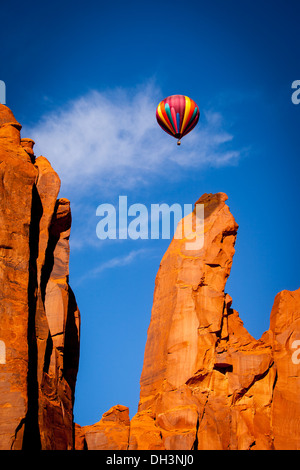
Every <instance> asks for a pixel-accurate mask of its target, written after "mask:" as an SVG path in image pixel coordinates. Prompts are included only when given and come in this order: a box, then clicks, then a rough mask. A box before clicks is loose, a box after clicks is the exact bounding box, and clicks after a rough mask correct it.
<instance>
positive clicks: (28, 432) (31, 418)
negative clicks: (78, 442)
mask: <svg viewBox="0 0 300 470" xmlns="http://www.w3.org/2000/svg"><path fill="white" fill-rule="evenodd" d="M42 214H43V208H42V203H41V199H40V196H39V194H38V191H37V188H36V185H33V188H32V204H31V220H30V226H29V250H30V255H29V281H28V330H27V340H28V371H27V396H28V407H27V413H26V417H25V427H24V436H23V446H22V449H23V450H40V449H41V441H40V433H39V423H38V393H39V392H38V380H37V341H36V330H35V315H36V305H37V264H36V260H37V257H38V249H39V225H40V220H41V217H42Z"/></svg>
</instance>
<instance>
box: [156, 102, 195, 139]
mask: <svg viewBox="0 0 300 470" xmlns="http://www.w3.org/2000/svg"><path fill="white" fill-rule="evenodd" d="M199 116H200V112H199V108H198V106H197V105H196V103H195V101H194V100H192V99H191V98H189V97H188V96H185V95H172V96H168V97H167V98H165V99H164V100H162V101H161V102H160V103H159V105H158V106H157V108H156V119H157V122H158V124H159V125H160V127H161V128H162V129H163V130H164V131H165V132H167V133H168V134H170V135H172V136H173V137H175V138H176V139H181V137H183V136H185V135H187V134H188V133H189V132H191V130H192V129H194V127H195V126H196V124H197V122H198V121H199Z"/></svg>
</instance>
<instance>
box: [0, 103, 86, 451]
mask: <svg viewBox="0 0 300 470" xmlns="http://www.w3.org/2000/svg"><path fill="white" fill-rule="evenodd" d="M20 130H21V125H20V124H19V123H18V122H17V121H16V119H15V118H14V116H13V113H12V112H11V111H10V110H9V109H8V108H7V107H6V106H4V105H0V175H1V178H0V198H1V204H0V279H1V287H0V341H1V345H2V349H4V350H5V354H4V355H3V352H2V360H1V361H0V448H1V449H4V450H5V449H40V448H41V449H71V448H73V447H74V423H73V402H74V392H75V382H76V375H77V370H78V360H79V329H80V315H79V311H78V307H77V305H76V301H75V297H74V294H73V292H72V291H71V289H70V286H69V284H68V274H69V271H68V261H69V236H70V227H71V212H70V204H69V201H68V200H66V199H58V200H57V197H58V193H59V189H60V179H59V177H58V175H57V174H56V172H55V171H54V170H53V168H52V167H51V165H50V163H49V162H48V160H47V159H46V158H44V157H38V158H35V155H34V151H33V146H34V142H33V141H32V140H31V139H27V138H23V139H21V137H20ZM3 358H4V359H3Z"/></svg>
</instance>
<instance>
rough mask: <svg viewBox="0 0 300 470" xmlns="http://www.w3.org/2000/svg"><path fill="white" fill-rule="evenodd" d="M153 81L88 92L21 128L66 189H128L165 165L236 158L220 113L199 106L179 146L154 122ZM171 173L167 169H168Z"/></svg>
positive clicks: (219, 162) (155, 97) (155, 91)
mask: <svg viewBox="0 0 300 470" xmlns="http://www.w3.org/2000/svg"><path fill="white" fill-rule="evenodd" d="M162 98H163V97H162V96H161V93H160V91H159V90H158V89H157V88H156V87H155V86H153V85H151V84H150V85H145V86H143V87H138V88H136V89H135V90H125V89H124V90H123V89H117V90H113V91H109V92H101V93H100V92H98V91H92V92H90V93H88V94H87V95H85V96H82V97H80V98H78V99H76V100H74V101H72V102H70V103H68V104H67V105H66V106H64V107H63V108H61V109H59V110H57V111H55V112H51V113H49V114H47V115H45V116H43V118H42V119H41V120H40V122H38V123H37V124H36V125H35V126H33V127H32V128H28V129H26V128H25V132H26V134H27V135H29V136H30V137H31V138H33V139H34V140H35V142H36V146H35V152H36V155H44V156H46V157H47V158H48V159H49V160H50V162H51V164H52V166H53V167H54V168H55V170H56V171H57V172H58V174H59V175H60V178H61V180H62V188H63V189H66V190H67V191H68V193H70V192H72V196H73V193H77V194H78V193H79V194H80V193H81V192H83V191H86V190H87V188H89V189H91V190H95V188H97V190H99V189H101V190H103V191H104V190H113V189H114V188H118V191H120V189H122V188H127V189H132V188H134V187H135V185H136V184H146V183H148V182H149V179H151V177H152V176H157V175H160V174H161V173H162V172H165V168H166V165H168V166H169V170H174V171H176V168H177V169H181V170H182V169H183V168H184V169H189V168H193V167H201V166H203V165H208V166H215V167H219V166H224V165H230V164H233V163H235V162H237V161H238V159H239V156H240V152H239V151H238V150H236V149H228V146H230V144H231V142H232V140H233V135H231V134H230V133H229V132H227V131H226V130H225V128H224V123H223V119H222V115H221V114H220V113H218V112H213V111H209V110H208V111H206V112H205V111H203V110H201V111H202V114H201V118H200V121H199V124H198V126H197V127H196V128H195V130H194V131H193V132H192V133H190V134H189V136H188V137H186V138H185V139H183V144H182V145H181V147H177V145H176V140H175V139H173V138H172V137H170V136H168V135H167V134H165V133H164V132H163V131H162V130H161V129H160V128H159V126H158V125H157V123H156V118H155V110H156V106H157V104H158V102H159V101H160V100H161V99H162ZM169 173H170V174H172V171H169Z"/></svg>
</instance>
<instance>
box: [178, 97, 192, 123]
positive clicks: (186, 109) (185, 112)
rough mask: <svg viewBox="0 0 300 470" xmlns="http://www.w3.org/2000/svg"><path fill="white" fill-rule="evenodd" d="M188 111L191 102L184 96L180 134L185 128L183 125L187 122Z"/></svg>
mask: <svg viewBox="0 0 300 470" xmlns="http://www.w3.org/2000/svg"><path fill="white" fill-rule="evenodd" d="M190 109H191V100H190V98H189V97H188V96H186V97H185V110H184V117H183V120H182V124H181V128H180V132H183V131H184V128H185V125H186V121H187V118H188V115H189V113H190Z"/></svg>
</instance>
